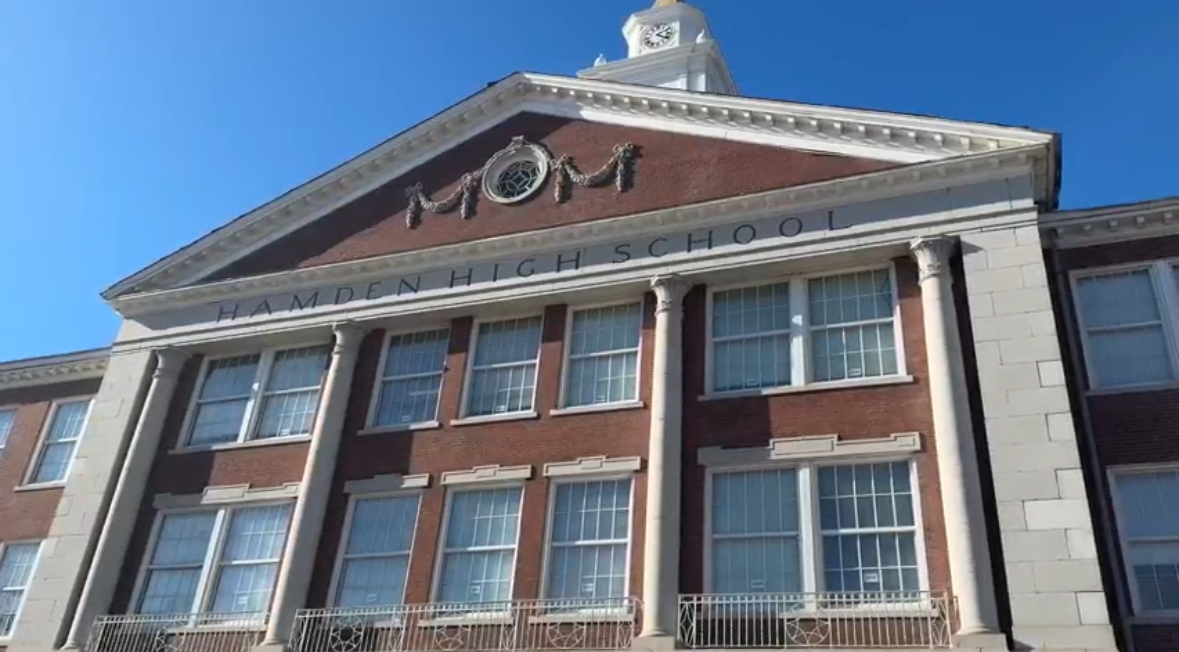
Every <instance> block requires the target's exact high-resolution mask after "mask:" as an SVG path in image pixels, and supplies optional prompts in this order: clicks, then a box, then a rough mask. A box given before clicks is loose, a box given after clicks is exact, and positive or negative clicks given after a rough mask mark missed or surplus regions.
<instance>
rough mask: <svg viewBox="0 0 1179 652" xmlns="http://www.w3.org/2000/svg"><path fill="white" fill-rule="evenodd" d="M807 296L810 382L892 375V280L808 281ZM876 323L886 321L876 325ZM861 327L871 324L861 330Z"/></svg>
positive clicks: (863, 276)
mask: <svg viewBox="0 0 1179 652" xmlns="http://www.w3.org/2000/svg"><path fill="white" fill-rule="evenodd" d="M807 290H808V301H809V306H810V310H809V313H808V314H809V319H810V325H811V333H810V338H811V339H810V348H811V367H812V372H811V376H812V378H813V379H814V380H815V381H817V382H823V381H830V380H844V379H848V378H873V377H877V376H886V375H891V374H895V373H897V353H896V341H895V339H894V338H895V334H894V330H893V323H892V318H893V298H892V280H891V278H890V276H889V273H888V271H886V270H874V271H870V272H858V273H855V274H840V275H836V276H828V277H824V278H817V279H811V280H810V281H809V282H808V284H807ZM882 319H887V320H888V321H887V322H883V323H882V322H880V321H879V320H882ZM866 321H876V323H873V324H864V323H863V322H866ZM845 324H856V325H854V326H852V325H845ZM816 327H819V328H816Z"/></svg>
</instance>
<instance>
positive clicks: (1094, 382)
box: [1076, 266, 1175, 388]
mask: <svg viewBox="0 0 1179 652" xmlns="http://www.w3.org/2000/svg"><path fill="white" fill-rule="evenodd" d="M1171 274H1174V272H1172V271H1168V270H1166V268H1164V269H1163V271H1159V269H1158V267H1157V266H1153V267H1141V268H1135V269H1127V270H1121V271H1113V272H1099V273H1094V274H1088V275H1085V276H1080V277H1078V278H1077V279H1076V289H1077V298H1076V303H1077V311H1078V313H1079V315H1080V321H1081V328H1082V329H1083V331H1084V334H1085V354H1086V360H1087V362H1088V367H1089V377H1090V384H1091V386H1092V387H1095V388H1101V387H1117V386H1123V385H1141V384H1149V383H1158V382H1165V381H1169V380H1173V379H1174V378H1175V370H1174V369H1175V367H1174V364H1173V362H1172V355H1173V354H1172V353H1171V350H1170V347H1168V334H1167V331H1166V328H1165V327H1164V321H1165V315H1166V308H1165V307H1164V306H1165V303H1164V302H1162V301H1160V299H1161V298H1162V297H1163V293H1162V292H1160V291H1159V288H1160V287H1162V288H1166V287H1168V286H1169V284H1170V279H1168V278H1167V277H1168V276H1169V275H1171Z"/></svg>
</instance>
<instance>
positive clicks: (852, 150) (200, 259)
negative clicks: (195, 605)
mask: <svg viewBox="0 0 1179 652" xmlns="http://www.w3.org/2000/svg"><path fill="white" fill-rule="evenodd" d="M527 112H534V113H542V114H549V115H559V116H565V117H573V118H580V119H585V120H590V121H594V122H601V123H608V124H620V125H627V126H635V127H642V128H649V129H655V130H664V131H675V132H681V133H689V134H696V135H700V136H705V137H712V138H724V139H731V140H741V141H745V142H752V143H757V144H764V145H768V146H776V147H782V148H785V149H800V150H807V151H814V152H824V153H831V154H839V155H845V156H857V157H863V158H872V159H878V160H884V161H890V162H895V163H902V164H906V163H926V162H930V161H937V160H944V159H949V158H954V157H961V156H968V155H977V154H982V153H987V152H996V151H1005V150H1011V149H1019V148H1023V147H1028V146H1032V145H1044V144H1048V143H1052V142H1053V141H1054V136H1053V135H1052V134H1048V133H1044V132H1037V131H1032V130H1028V129H1020V128H1014V127H1002V126H995V125H987V124H980V123H967V122H957V121H952V120H942V119H936V118H926V117H921V116H910V115H899V114H893V113H884V112H878V111H864V110H858V109H844V108H835V107H824V106H816V105H808V104H798V103H791V102H781V101H776V100H761V99H751V98H743V97H733V96H724V95H714V94H707V93H694V92H689V91H682V90H675V89H666V88H656V87H649V86H638V85H633V84H621V83H618V82H606V81H598V80H587V79H576V78H570V77H560V76H552V75H539V74H533V73H516V74H513V75H511V76H509V77H507V78H505V79H503V80H501V81H500V82H497V83H495V84H493V85H491V86H489V87H488V88H486V89H484V90H482V91H480V92H479V93H477V94H475V95H472V96H471V97H469V98H467V99H465V100H463V101H461V102H459V103H458V104H456V105H454V106H452V107H450V108H448V109H446V110H444V111H442V112H441V113H438V114H437V115H435V116H434V117H432V118H430V119H428V120H426V121H424V122H422V123H420V124H418V125H415V126H414V127H411V128H410V129H407V130H406V131H404V132H402V133H400V134H398V135H397V136H394V137H393V138H390V139H389V140H387V141H385V142H384V143H381V144H380V145H378V146H376V147H374V148H373V149H371V150H369V151H367V152H365V153H363V154H361V155H360V156H358V157H356V158H355V159H353V160H351V161H349V162H347V163H345V164H343V165H341V166H339V167H337V168H335V169H333V170H331V171H329V172H327V173H325V174H323V175H320V176H319V177H317V178H315V179H313V180H311V181H309V182H307V183H305V184H303V185H301V186H299V187H297V188H295V189H293V190H291V191H289V192H287V193H285V194H283V195H282V196H280V197H278V198H277V199H275V200H273V201H271V202H269V203H267V204H264V205H263V206H260V207H258V208H256V209H254V210H253V211H250V212H249V213H246V214H245V215H242V216H241V217H239V218H237V219H236V220H234V221H232V222H230V223H229V224H227V225H226V226H224V227H222V228H220V229H217V230H215V231H213V232H211V233H209V234H208V235H206V236H204V237H203V238H201V239H199V240H197V241H196V242H194V243H192V244H190V245H188V246H187V247H185V248H183V249H181V250H179V251H177V252H175V253H173V254H171V255H169V256H167V257H165V258H163V259H161V260H159V261H157V262H156V263H154V264H152V265H151V266H149V267H147V268H145V269H144V270H142V271H140V272H138V273H136V274H134V275H132V276H130V277H128V278H126V279H124V280H122V281H120V282H119V283H117V284H115V285H114V286H112V287H110V288H109V289H108V290H106V292H104V293H103V296H104V297H105V298H106V299H108V300H113V299H115V298H116V297H120V296H123V295H128V294H140V293H145V292H153V291H160V290H167V289H174V288H178V287H182V286H185V285H188V284H192V283H195V282H197V281H199V280H200V279H202V278H206V277H208V276H209V275H210V274H212V273H213V272H215V271H216V270H218V269H221V268H223V267H225V266H226V265H228V264H229V263H231V262H233V261H235V260H238V259H240V258H242V257H243V256H245V255H248V254H249V253H251V252H253V251H256V250H257V249H259V248H261V247H263V246H265V245H267V244H269V243H271V242H274V241H276V240H278V239H280V238H282V237H283V236H285V235H287V234H289V233H291V232H293V231H295V230H297V229H299V228H301V227H303V226H306V225H307V224H309V223H311V222H313V221H315V220H316V219H319V218H320V217H323V216H324V215H327V214H329V213H331V212H333V211H335V210H336V209H338V208H340V207H341V206H344V205H346V204H348V203H349V202H351V201H354V200H355V199H357V198H359V197H361V196H363V195H365V194H367V193H369V192H372V191H373V190H376V189H377V188H379V187H381V186H382V185H384V184H386V183H388V182H389V181H391V180H393V179H395V178H397V177H399V176H401V175H403V174H405V173H407V172H409V171H411V170H413V169H414V168H415V167H417V166H420V165H421V164H423V163H425V162H426V161H429V160H430V159H432V158H434V157H435V156H437V155H439V154H441V153H442V152H445V151H447V150H449V149H451V148H453V147H455V146H457V145H459V144H461V143H462V142H464V141H465V140H468V139H470V138H471V137H473V136H475V135H476V134H478V133H480V132H482V131H485V130H487V129H489V128H491V127H493V126H495V125H496V124H499V123H501V122H503V121H504V120H506V119H508V118H510V117H512V116H514V115H517V114H520V113H527ZM639 144H640V145H641V143H639Z"/></svg>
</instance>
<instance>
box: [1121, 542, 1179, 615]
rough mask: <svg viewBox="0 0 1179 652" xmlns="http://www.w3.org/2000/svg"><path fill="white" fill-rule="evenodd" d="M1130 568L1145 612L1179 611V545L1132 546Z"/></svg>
mask: <svg viewBox="0 0 1179 652" xmlns="http://www.w3.org/2000/svg"><path fill="white" fill-rule="evenodd" d="M1129 547H1130V550H1129V557H1130V565H1131V567H1132V568H1133V569H1134V578H1135V582H1136V584H1137V585H1138V599H1139V607H1140V608H1141V609H1143V610H1144V611H1160V610H1164V609H1165V610H1172V609H1179V542H1176V541H1168V542H1158V543H1131V544H1130V546H1129Z"/></svg>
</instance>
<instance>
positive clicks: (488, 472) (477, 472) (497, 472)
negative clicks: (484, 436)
mask: <svg viewBox="0 0 1179 652" xmlns="http://www.w3.org/2000/svg"><path fill="white" fill-rule="evenodd" d="M531 478H532V465H531V464H524V465H521V466H500V465H499V464H490V465H487V466H476V467H474V468H471V469H467V470H465V471H446V472H444V473H443V474H442V485H443V486H452V485H460V484H479V483H483V482H505V481H512V480H528V479H531Z"/></svg>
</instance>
